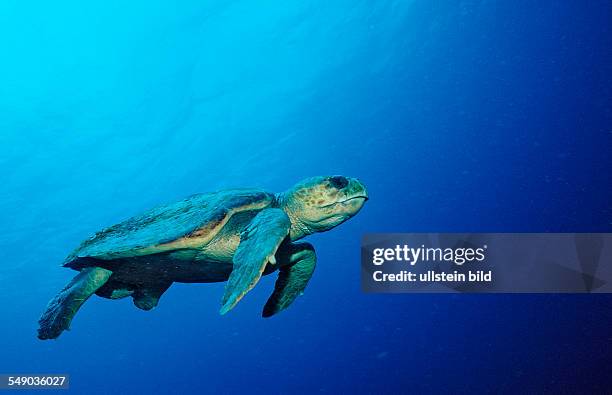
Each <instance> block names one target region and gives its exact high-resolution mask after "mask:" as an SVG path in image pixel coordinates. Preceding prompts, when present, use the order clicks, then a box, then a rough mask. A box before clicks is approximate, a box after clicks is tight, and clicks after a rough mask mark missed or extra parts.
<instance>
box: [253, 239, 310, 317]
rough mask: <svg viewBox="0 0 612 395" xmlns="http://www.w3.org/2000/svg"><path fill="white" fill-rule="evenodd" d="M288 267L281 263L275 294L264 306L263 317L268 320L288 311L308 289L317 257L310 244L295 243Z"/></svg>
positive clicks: (292, 246)
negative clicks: (285, 310) (283, 311)
mask: <svg viewBox="0 0 612 395" xmlns="http://www.w3.org/2000/svg"><path fill="white" fill-rule="evenodd" d="M288 261H289V262H287V265H286V266H285V265H284V264H285V262H279V263H280V264H281V268H280V269H279V274H278V279H277V280H276V284H274V292H273V293H272V295H271V296H270V299H268V302H267V303H266V305H265V306H264V309H263V313H262V316H263V317H265V318H267V317H271V316H273V315H274V314H276V313H279V312H280V311H282V310H284V309H286V308H287V307H289V305H291V303H293V301H294V300H295V299H296V298H297V297H298V296H300V295H302V293H303V292H304V289H306V285H307V284H308V281H309V280H310V278H311V277H312V274H313V273H314V270H315V266H316V263H317V257H316V255H315V252H314V248H313V247H312V245H311V244H310V243H295V244H292V245H291V246H290V256H289V257H288Z"/></svg>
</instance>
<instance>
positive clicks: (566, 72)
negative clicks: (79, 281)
mask: <svg viewBox="0 0 612 395" xmlns="http://www.w3.org/2000/svg"><path fill="white" fill-rule="evenodd" d="M610 15H612V6H611V5H610V3H609V2H604V1H601V2H600V1H588V2H580V1H538V2H529V1H507V2H492V1H437V2H429V1H397V2H392V1H371V2H368V1H337V2H335V1H334V2H293V3H289V2H272V1H265V2H246V1H211V2H199V1H193V2H179V3H178V4H177V3H176V2H171V1H165V2H164V1H162V2H151V1H148V2H122V1H98V2H96V1H94V2H79V1H66V2H60V3H57V2H23V1H11V0H8V1H3V2H1V3H0V40H1V42H2V44H1V47H0V48H1V51H2V52H1V58H0V59H1V62H0V166H1V169H2V177H1V182H0V225H1V227H0V265H1V266H0V267H1V268H2V270H0V306H1V307H0V312H1V315H2V320H1V321H0V323H1V325H0V373H17V372H19V373H42V372H62V373H70V374H71V375H72V384H71V386H72V391H73V392H75V393H87V394H98V393H101V394H102V393H128V392H131V393H147V392H151V391H155V392H162V393H167V392H174V393H187V392H203V391H210V393H247V392H253V393H259V392H266V393H289V392H293V393H295V392H297V393H303V392H305V393H319V392H320V393H337V392H368V393H379V392H384V391H387V392H392V393H398V392H420V393H422V392H434V393H439V392H441V391H453V392H464V391H468V390H475V391H478V392H483V391H487V392H516V391H519V392H522V391H550V392H559V391H570V392H572V391H579V390H581V391H584V392H588V391H597V392H606V391H609V389H610V387H609V386H607V385H606V382H607V383H609V378H610V374H611V373H612V371H611V369H610V359H611V358H610V354H611V342H612V337H611V336H612V335H611V334H610V324H611V322H612V299H611V298H610V297H607V296H587V295H575V296H571V295H569V296H561V295H542V296H536V295H456V296H452V295H365V294H362V292H361V290H360V281H359V242H360V237H361V235H362V234H363V233H365V232H376V231H381V232H391V231H394V232H408V231H440V232H441V231H559V232H563V231H568V232H574V231H608V232H609V231H611V230H612V205H611V203H610V196H611V195H610V190H611V188H610V179H611V178H610V170H611V169H612V159H611V155H610V152H611V148H612V104H611V103H612V101H611V99H612V84H611V82H610V75H612V67H611V64H612V59H611V51H610V48H612V35H611V32H610V24H609V16H610ZM319 174H346V175H349V176H355V177H359V178H360V179H361V180H363V181H364V183H366V185H367V186H368V188H369V193H370V197H371V200H370V201H369V202H368V203H367V204H366V207H365V208H364V209H363V210H362V212H361V213H360V214H359V215H358V216H356V217H355V218H353V219H352V220H351V221H349V222H348V223H346V224H344V225H342V226H341V227H339V228H337V229H335V230H333V231H331V232H329V233H325V234H320V235H315V236H313V237H311V238H310V241H311V242H312V243H313V244H315V246H316V248H317V253H318V258H319V264H318V267H317V271H316V273H315V275H314V278H313V279H312V281H311V282H310V285H309V287H308V289H307V292H306V293H305V295H304V296H303V297H302V298H300V299H299V300H298V301H297V302H296V303H295V304H294V305H293V306H292V307H291V308H290V309H289V310H287V311H285V312H283V313H282V314H280V315H278V316H276V317H274V318H272V319H268V320H264V319H262V318H260V312H261V308H262V306H263V305H264V303H265V300H266V299H267V297H268V295H269V293H270V292H271V289H272V285H273V282H274V278H273V276H269V277H266V278H264V279H263V280H262V281H261V282H260V283H259V284H258V286H257V287H256V288H255V289H254V290H253V291H252V292H251V293H249V295H248V296H247V297H246V298H245V299H244V300H243V301H242V302H241V303H240V304H239V305H238V306H237V308H235V309H234V310H233V311H232V312H231V313H229V314H228V315H226V316H223V317H221V316H219V314H218V308H219V306H220V298H221V296H222V293H223V284H212V285H207V284H194V285H185V284H175V285H174V286H173V287H172V288H171V289H170V290H169V291H168V292H167V293H166V294H165V295H164V296H163V298H162V300H161V302H160V305H159V306H158V307H157V308H156V309H155V310H153V311H150V312H144V311H141V310H138V309H136V308H135V307H134V306H133V305H132V302H131V300H130V299H129V298H127V299H123V300H118V301H110V300H106V299H101V298H98V297H94V298H92V299H90V300H89V301H88V302H87V303H86V304H85V305H84V307H83V308H82V309H81V311H80V312H79V314H78V315H77V316H76V318H75V319H74V321H73V325H72V330H71V331H70V332H67V333H65V334H64V335H62V336H61V337H60V338H59V340H57V341H46V342H42V341H39V340H37V339H36V336H35V332H36V327H37V324H36V321H37V319H38V316H39V315H40V313H41V312H42V311H43V309H44V307H45V305H46V303H47V301H48V300H49V299H50V298H51V297H52V296H53V295H54V294H55V293H56V292H57V291H58V290H59V289H60V288H61V287H63V285H64V284H65V283H67V282H68V281H69V279H70V278H72V276H73V275H74V272H72V271H71V270H68V269H63V268H60V267H59V264H60V263H61V262H62V260H63V258H64V257H65V256H66V255H67V254H68V253H69V252H70V251H71V250H72V248H74V247H75V246H76V245H77V244H78V243H79V242H80V241H81V240H82V239H84V238H85V237H87V236H89V235H90V234H92V233H93V232H95V231H97V230H99V229H100V228H102V227H105V226H108V225H112V224H114V223H116V222H118V221H120V220H122V219H125V218H127V217H129V216H131V215H133V214H136V213H138V212H139V211H142V210H144V209H147V208H149V207H150V206H152V205H154V204H157V203H162V202H167V201H172V200H174V199H179V198H181V197H183V196H185V195H189V194H192V193H196V192H205V191H213V190H217V189H221V188H225V187H243V186H256V187H262V188H266V189H268V190H270V191H281V190H284V189H287V188H289V187H291V186H292V185H293V184H294V183H295V182H296V181H298V180H300V179H302V178H304V177H306V176H312V175H319Z"/></svg>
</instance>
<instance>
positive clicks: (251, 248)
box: [220, 208, 291, 314]
mask: <svg viewBox="0 0 612 395" xmlns="http://www.w3.org/2000/svg"><path fill="white" fill-rule="evenodd" d="M290 228H291V221H290V220H289V217H288V216H287V214H286V213H285V212H284V211H283V210H280V209H277V208H270V209H265V210H262V211H261V212H259V214H257V215H256V216H255V218H253V220H252V221H251V223H250V224H249V225H248V226H247V227H246V229H245V230H244V231H242V233H241V234H240V244H239V245H238V249H237V250H236V253H235V254H234V259H233V262H234V268H233V270H232V273H231V274H230V277H229V280H228V282H227V285H226V286H225V294H224V295H223V301H222V304H223V306H222V307H221V311H220V313H221V314H225V313H227V312H228V311H230V310H231V309H232V308H233V307H234V306H236V304H237V303H238V302H239V301H240V299H242V297H243V296H244V295H246V293H247V292H249V291H250V290H251V289H252V288H253V287H254V286H255V284H257V282H258V281H259V279H260V278H261V274H262V273H263V271H264V269H265V268H266V264H267V263H268V262H270V263H272V264H275V263H276V261H275V259H274V255H275V254H276V250H278V247H279V245H280V244H281V242H282V241H283V240H284V239H285V237H287V235H288V234H289V229H290Z"/></svg>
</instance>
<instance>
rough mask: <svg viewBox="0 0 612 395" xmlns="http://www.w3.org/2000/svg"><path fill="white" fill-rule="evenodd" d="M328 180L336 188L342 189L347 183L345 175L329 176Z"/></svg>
mask: <svg viewBox="0 0 612 395" xmlns="http://www.w3.org/2000/svg"><path fill="white" fill-rule="evenodd" d="M329 182H330V183H331V184H332V186H333V187H334V188H337V189H342V188H344V187H345V186H347V185H348V183H349V182H348V180H347V179H346V177H342V176H333V177H329Z"/></svg>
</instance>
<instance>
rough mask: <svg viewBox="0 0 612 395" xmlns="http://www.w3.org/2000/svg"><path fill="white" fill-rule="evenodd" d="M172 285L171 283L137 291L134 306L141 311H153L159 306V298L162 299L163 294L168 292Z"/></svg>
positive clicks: (134, 295)
mask: <svg viewBox="0 0 612 395" xmlns="http://www.w3.org/2000/svg"><path fill="white" fill-rule="evenodd" d="M171 285H172V283H171V282H167V283H161V284H156V285H150V286H147V287H142V288H138V289H136V291H134V294H133V295H132V297H133V298H134V305H135V306H136V307H138V308H139V309H141V310H145V311H149V310H151V309H152V308H154V307H156V306H157V303H159V298H161V296H162V295H163V293H164V292H166V291H167V290H168V288H170V286H171Z"/></svg>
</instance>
